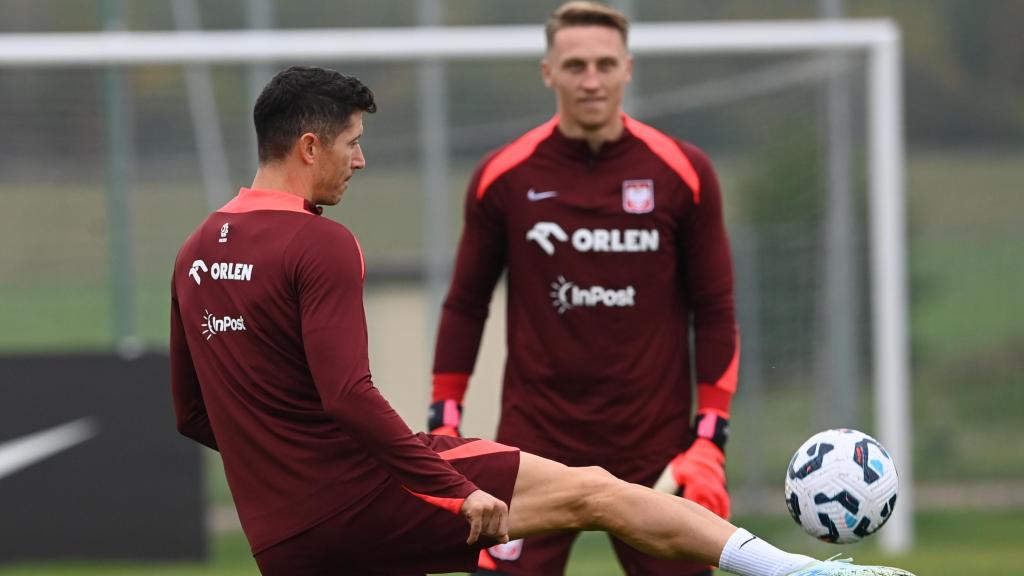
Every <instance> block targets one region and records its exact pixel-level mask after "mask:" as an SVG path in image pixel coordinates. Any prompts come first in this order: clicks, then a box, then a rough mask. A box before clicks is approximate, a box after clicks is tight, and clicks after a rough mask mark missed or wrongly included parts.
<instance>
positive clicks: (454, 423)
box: [427, 400, 462, 438]
mask: <svg viewBox="0 0 1024 576" xmlns="http://www.w3.org/2000/svg"><path fill="white" fill-rule="evenodd" d="M461 424H462V405H461V404H459V403H458V402H456V401H455V400H438V401H437V402H434V403H433V404H431V405H430V412H428V413H427V430H429V431H430V433H431V434H436V435H438V436H455V437H456V438H458V437H461V436H462V432H461V431H460V430H459V426H460V425H461Z"/></svg>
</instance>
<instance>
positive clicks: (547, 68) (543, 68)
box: [540, 56, 551, 88]
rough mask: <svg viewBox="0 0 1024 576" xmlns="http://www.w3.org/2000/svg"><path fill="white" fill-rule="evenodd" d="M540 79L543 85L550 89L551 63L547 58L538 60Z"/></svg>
mask: <svg viewBox="0 0 1024 576" xmlns="http://www.w3.org/2000/svg"><path fill="white" fill-rule="evenodd" d="M540 77H541V78H543V79H544V85H545V86H547V87H548V88H551V62H550V61H549V60H548V57H547V56H544V57H543V58H541V59H540Z"/></svg>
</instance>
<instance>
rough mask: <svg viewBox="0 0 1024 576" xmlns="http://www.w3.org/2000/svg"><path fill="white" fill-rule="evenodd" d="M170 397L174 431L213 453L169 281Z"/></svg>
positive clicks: (213, 443) (212, 440) (213, 444)
mask: <svg viewBox="0 0 1024 576" xmlns="http://www.w3.org/2000/svg"><path fill="white" fill-rule="evenodd" d="M175 269H177V268H175ZM170 354H171V395H172V396H173V399H174V415H175V417H176V419H177V423H178V432H180V433H181V434H183V435H184V436H187V437H189V438H191V439H193V440H195V441H196V442H199V443H200V444H203V445H204V446H207V447H209V448H212V449H214V450H217V439H216V438H214V436H213V428H211V427H210V417H209V415H208V414H207V413H206V404H205V402H203V392H202V389H200V387H199V377H198V376H197V375H196V368H195V365H194V364H192V354H191V352H189V349H188V342H187V341H186V340H185V327H184V325H183V324H182V322H181V312H180V310H179V308H178V294H177V289H176V288H175V285H174V280H171V347H170Z"/></svg>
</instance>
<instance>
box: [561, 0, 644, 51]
mask: <svg viewBox="0 0 1024 576" xmlns="http://www.w3.org/2000/svg"><path fill="white" fill-rule="evenodd" d="M570 26H605V27H607V28H612V29H615V30H618V31H619V34H621V35H622V43H623V44H626V43H627V42H626V40H627V38H628V37H629V19H628V18H626V15H625V14H623V13H622V12H619V11H618V10H616V9H615V8H612V7H611V6H606V5H604V4H599V3H597V2H587V1H585V0H574V1H573V2H566V3H565V4H562V5H561V6H559V7H558V8H557V9H556V10H555V11H554V12H552V14H551V17H549V18H548V22H547V24H546V25H545V26H544V34H545V35H546V36H547V40H548V50H550V49H551V45H552V44H553V43H554V41H555V33H556V32H558V31H559V30H561V29H562V28H569V27H570Z"/></svg>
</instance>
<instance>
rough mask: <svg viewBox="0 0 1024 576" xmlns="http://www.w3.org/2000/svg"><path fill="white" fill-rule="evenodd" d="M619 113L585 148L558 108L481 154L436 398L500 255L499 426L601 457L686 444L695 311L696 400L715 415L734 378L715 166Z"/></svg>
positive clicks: (442, 394) (558, 454) (541, 446)
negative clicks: (598, 140)
mask: <svg viewBox="0 0 1024 576" xmlns="http://www.w3.org/2000/svg"><path fill="white" fill-rule="evenodd" d="M624 123H625V130H624V133H623V134H622V136H621V137H620V138H619V139H617V140H615V141H612V142H607V143H605V144H604V145H603V146H602V147H601V149H600V151H599V152H598V153H597V154H595V153H593V152H592V151H591V150H590V148H589V147H588V146H587V144H586V143H585V142H584V141H582V140H574V139H569V138H566V137H565V136H564V135H563V134H562V133H561V132H560V131H559V130H558V128H557V125H558V118H557V117H556V118H554V119H552V120H551V121H549V122H547V123H545V124H543V125H541V126H539V127H537V128H535V129H533V130H531V131H530V132H527V133H526V134H524V135H523V136H521V137H520V138H518V139H516V140H515V141H513V142H511V143H510V144H508V145H507V146H505V147H503V148H501V149H500V150H498V151H497V152H495V153H494V154H492V155H490V156H488V157H487V158H485V159H484V160H483V161H482V163H481V164H480V166H479V167H478V169H477V171H476V173H475V175H474V176H473V179H472V181H471V182H470V185H469V190H468V192H467V197H466V205H465V222H464V229H463V233H462V238H461V241H460V243H459V250H458V256H457V260H456V263H455V273H454V276H453V279H452V284H451V288H450V290H449V292H448V296H447V299H446V301H445V304H444V310H443V313H442V317H441V325H440V329H439V334H438V338H437V348H436V353H435V357H434V373H435V388H434V398H435V400H436V399H446V398H455V399H461V394H462V390H460V389H459V388H460V384H461V383H462V382H465V378H466V377H467V376H468V374H469V373H470V372H472V369H473V364H474V362H475V360H476V354H477V350H478V347H479V344H480V337H481V333H482V330H483V325H484V321H485V320H486V317H487V308H488V303H489V301H490V298H491V293H492V291H493V289H494V286H495V284H496V282H497V280H498V278H499V277H500V275H501V273H502V271H503V270H505V269H506V268H507V270H508V311H507V313H508V333H507V339H508V361H507V363H506V368H505V382H504V390H503V395H502V412H501V422H500V424H499V428H498V435H497V440H498V441H499V442H503V443H510V444H514V445H517V446H519V447H520V448H522V449H523V450H526V451H532V452H535V453H539V454H541V455H545V456H548V457H552V458H558V459H567V460H577V461H578V460H579V459H580V458H591V459H593V460H594V462H595V463H599V462H601V461H602V460H607V459H609V458H623V457H634V456H635V457H641V458H642V457H644V456H650V455H654V454H661V455H664V454H672V453H674V452H673V450H675V451H678V450H681V449H683V448H685V447H686V444H687V442H688V440H689V438H690V434H691V432H690V429H689V426H690V424H689V421H690V409H691V387H692V380H691V375H690V354H689V335H688V330H689V326H690V324H691V315H692V324H693V328H694V334H695V340H696V341H695V359H696V375H697V382H698V384H700V386H699V396H700V397H701V406H700V408H701V409H702V410H704V411H707V412H710V413H712V414H716V415H718V416H727V414H728V407H729V399H730V398H731V396H732V392H733V391H734V390H735V388H736V364H737V362H738V339H737V338H738V337H737V330H736V325H735V318H734V305H733V275H732V261H731V258H730V254H729V245H728V240H727V238H726V232H725V226H724V224H723V219H722V202H721V196H720V194H719V188H718V182H717V179H716V176H715V173H714V170H713V168H712V166H711V163H710V161H709V160H708V158H707V157H706V156H705V154H704V153H703V152H702V151H701V150H699V149H698V148H697V147H695V146H693V145H692V144H689V143H686V142H681V141H677V140H675V139H673V138H670V137H668V136H666V135H664V134H662V133H661V132H659V131H657V130H655V129H654V128H651V127H650V126H647V125H645V124H642V123H640V122H637V121H636V120H634V119H632V118H630V117H628V116H624ZM460 376H461V378H462V379H461V382H460ZM463 390H464V389H463Z"/></svg>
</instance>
